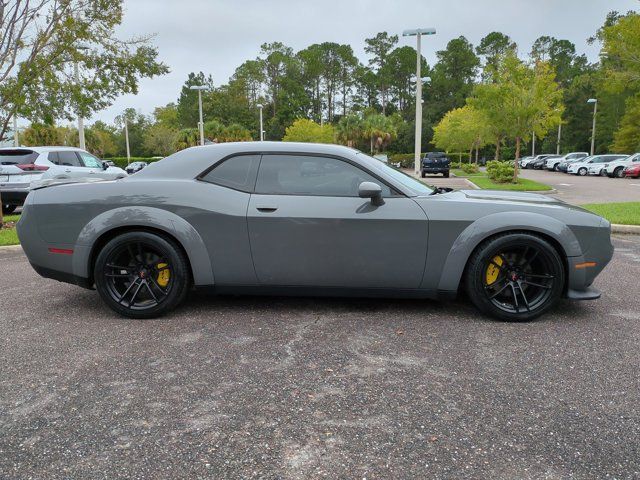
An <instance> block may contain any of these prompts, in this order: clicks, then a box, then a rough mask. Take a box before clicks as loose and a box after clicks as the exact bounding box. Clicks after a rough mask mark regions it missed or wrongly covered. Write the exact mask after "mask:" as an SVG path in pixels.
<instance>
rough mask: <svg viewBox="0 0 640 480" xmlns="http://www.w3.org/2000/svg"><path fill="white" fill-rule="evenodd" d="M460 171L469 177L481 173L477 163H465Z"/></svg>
mask: <svg viewBox="0 0 640 480" xmlns="http://www.w3.org/2000/svg"><path fill="white" fill-rule="evenodd" d="M460 169H461V170H462V171H463V172H464V173H466V174H467V175H469V174H472V173H478V172H479V171H480V168H479V167H478V164H477V163H463V164H462V166H461V167H460Z"/></svg>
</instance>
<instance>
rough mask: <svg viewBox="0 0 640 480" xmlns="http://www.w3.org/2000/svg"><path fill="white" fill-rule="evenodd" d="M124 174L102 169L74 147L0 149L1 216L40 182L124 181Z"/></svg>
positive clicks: (118, 169)
mask: <svg viewBox="0 0 640 480" xmlns="http://www.w3.org/2000/svg"><path fill="white" fill-rule="evenodd" d="M126 176H127V174H126V172H125V171H124V170H122V169H121V168H118V167H110V166H105V164H103V162H102V160H100V159H99V158H98V157H96V156H94V155H92V154H90V153H89V152H87V151H85V150H82V149H80V148H75V147H8V148H0V196H1V197H2V204H3V205H2V207H3V212H5V213H11V212H13V211H14V210H15V209H16V208H17V207H19V206H20V205H22V204H23V203H24V199H25V198H27V194H28V193H29V191H30V190H31V188H32V186H33V184H37V182H39V181H43V180H60V179H90V178H96V179H103V180H115V179H117V178H122V177H126Z"/></svg>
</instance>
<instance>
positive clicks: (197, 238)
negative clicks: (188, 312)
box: [17, 142, 613, 321]
mask: <svg viewBox="0 0 640 480" xmlns="http://www.w3.org/2000/svg"><path fill="white" fill-rule="evenodd" d="M17 229H18V235H19V237H20V240H21V243H22V246H23V249H24V251H25V252H26V255H27V257H28V259H29V261H30V263H31V265H32V266H33V268H34V269H35V270H36V271H37V272H38V273H40V274H41V275H43V276H45V277H48V278H53V279H57V280H60V281H65V282H69V283H74V284H76V285H79V286H82V287H86V288H93V287H94V286H95V288H96V289H97V291H98V293H99V294H100V296H101V297H102V299H103V300H104V301H105V302H106V304H107V305H108V306H109V307H111V308H112V309H113V310H114V311H116V312H118V313H120V314H122V315H125V316H128V317H133V318H151V317H156V316H158V315H161V314H163V313H166V312H167V311H169V310H171V309H173V308H175V307H176V306H177V305H179V304H180V303H181V302H182V301H183V300H184V299H185V296H186V293H187V291H188V290H189V289H190V288H191V287H196V288H198V289H203V290H208V291H212V292H214V293H234V294H241V293H250V294H268V295H272V294H287V295H314V296H318V295H334V296H335V295H342V296H375V297H381V296H394V297H411V298H432V299H447V298H452V297H455V296H456V295H457V293H458V292H459V291H461V290H464V291H466V292H467V294H468V296H469V298H470V299H471V301H472V302H473V303H474V304H475V305H476V306H477V307H478V308H479V309H480V310H481V311H482V312H484V313H486V314H488V315H492V316H493V317H496V318H499V319H503V320H513V321H521V320H530V319H533V318H536V317H538V316H539V315H542V314H543V313H544V312H546V311H548V310H549V309H550V308H552V307H553V305H554V304H555V303H556V302H557V301H558V299H559V298H561V297H567V298H571V299H595V298H598V297H599V296H600V293H599V292H598V291H597V290H596V289H594V288H593V287H592V286H591V285H592V283H593V281H594V279H595V277H596V276H597V275H598V273H599V272H600V271H601V270H602V269H603V268H604V267H605V266H606V265H607V263H608V262H609V260H610V259H611V256H612V254H613V246H612V245H611V241H610V224H609V222H607V221H606V220H605V219H603V218H601V217H599V216H598V215H595V214H593V213H591V212H588V211H586V210H584V209H581V208H579V207H575V206H571V205H568V204H566V203H563V202H561V201H558V200H555V199H553V198H551V197H549V196H546V195H536V194H527V193H521V192H499V191H485V190H482V191H478V190H469V191H444V190H442V189H435V188H431V187H429V186H427V185H426V184H424V183H422V182H420V181H418V180H417V179H415V178H413V177H410V176H408V175H406V174H404V173H402V172H400V171H398V170H396V169H394V168H391V167H389V166H388V165H386V164H384V163H382V162H380V161H378V160H375V159H373V158H372V157H369V156H367V155H365V154H364V153H362V152H359V151H357V150H354V149H351V148H347V147H342V146H337V145H319V144H304V143H289V142H283V143H280V142H243V143H225V144H219V145H211V146H203V147H194V148H190V149H187V150H183V151H181V152H178V153H176V154H174V155H171V156H170V157H167V158H166V159H164V160H161V161H159V162H156V163H154V164H152V165H150V166H149V167H147V168H145V169H144V170H142V171H141V172H139V173H137V174H136V175H132V176H130V177H127V178H125V179H122V180H117V181H111V182H97V183H92V184H86V183H83V184H67V185H50V186H46V187H42V188H37V189H35V190H33V191H32V192H31V193H30V194H29V197H28V198H27V202H26V204H25V208H24V211H23V213H22V216H21V219H20V221H19V222H18V225H17Z"/></svg>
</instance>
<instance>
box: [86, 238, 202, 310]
mask: <svg viewBox="0 0 640 480" xmlns="http://www.w3.org/2000/svg"><path fill="white" fill-rule="evenodd" d="M94 277H95V282H96V289H97V290H98V293H100V296H101V297H102V298H103V300H104V301H105V302H106V303H107V305H109V307H111V308H112V309H113V310H115V311H116V312H118V313H120V314H121V315H125V316H127V317H131V318H153V317H157V316H160V315H162V314H164V313H166V312H168V311H170V310H171V309H173V308H175V307H176V306H177V305H179V304H180V303H181V302H182V301H183V300H184V298H185V296H186V294H187V291H188V288H189V284H190V275H189V270H188V264H187V260H186V258H185V255H184V253H183V252H182V250H181V249H180V248H179V247H178V246H177V245H175V243H174V242H173V241H171V240H170V239H168V238H165V237H163V236H160V235H157V234H155V233H150V232H129V233H125V234H123V235H120V236H118V237H116V238H114V239H113V240H111V241H110V242H109V243H107V244H106V245H105V247H104V248H103V249H102V251H101V252H100V253H99V255H98V258H97V260H96V264H95V272H94Z"/></svg>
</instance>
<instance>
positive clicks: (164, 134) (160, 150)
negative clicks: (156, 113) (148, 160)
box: [143, 123, 178, 157]
mask: <svg viewBox="0 0 640 480" xmlns="http://www.w3.org/2000/svg"><path fill="white" fill-rule="evenodd" d="M177 134H178V132H177V131H176V130H174V129H172V128H169V127H167V126H165V125H163V124H161V123H155V124H153V125H151V126H149V127H148V128H147V129H146V130H145V131H144V133H143V146H144V149H145V151H146V152H148V153H149V154H150V155H152V156H154V157H167V156H169V155H171V154H172V153H173V152H175V143H176V136H177Z"/></svg>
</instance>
